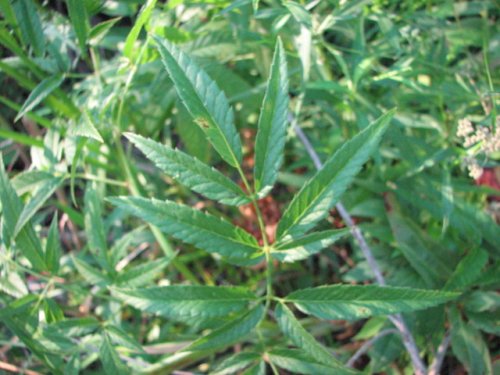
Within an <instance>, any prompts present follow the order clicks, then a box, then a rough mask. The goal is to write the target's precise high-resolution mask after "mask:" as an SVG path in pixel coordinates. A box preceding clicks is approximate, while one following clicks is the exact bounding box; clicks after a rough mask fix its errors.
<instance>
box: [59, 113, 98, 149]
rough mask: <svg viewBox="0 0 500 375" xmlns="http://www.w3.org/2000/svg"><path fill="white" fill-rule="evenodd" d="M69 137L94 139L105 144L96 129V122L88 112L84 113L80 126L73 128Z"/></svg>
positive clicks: (70, 129)
mask: <svg viewBox="0 0 500 375" xmlns="http://www.w3.org/2000/svg"><path fill="white" fill-rule="evenodd" d="M67 135H68V136H79V137H85V138H92V139H95V140H96V141H98V142H101V143H104V139H102V136H101V134H100V133H99V131H98V130H97V129H96V127H95V125H94V122H93V121H92V118H91V117H90V115H89V114H88V113H87V111H83V112H82V116H81V117H80V122H79V124H78V125H73V126H71V127H70V128H69V131H68V134H67Z"/></svg>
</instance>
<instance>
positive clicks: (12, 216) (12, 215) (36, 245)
mask: <svg viewBox="0 0 500 375" xmlns="http://www.w3.org/2000/svg"><path fill="white" fill-rule="evenodd" d="M0 202H1V203H2V218H3V220H2V222H3V231H2V235H5V237H4V238H3V242H4V243H6V244H9V243H10V241H11V240H12V239H13V237H14V228H15V224H16V223H17V222H18V219H19V216H20V215H21V211H22V204H21V200H20V199H19V197H18V196H17V194H16V192H15V191H14V189H13V188H12V185H11V184H10V181H9V178H8V177H7V173H6V172H5V167H4V163H3V157H2V154H0ZM15 242H16V246H17V247H18V248H19V249H20V250H21V251H22V252H23V255H24V256H25V257H26V259H28V261H29V262H30V263H31V265H32V267H34V268H35V269H37V270H40V271H44V270H46V265H45V260H44V256H43V251H42V245H41V243H40V240H39V238H38V236H37V235H36V233H35V230H34V229H33V226H32V225H31V223H28V224H26V225H25V226H24V228H22V229H21V230H20V231H19V233H18V234H17V237H16V241H15Z"/></svg>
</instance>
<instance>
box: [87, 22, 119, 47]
mask: <svg viewBox="0 0 500 375" xmlns="http://www.w3.org/2000/svg"><path fill="white" fill-rule="evenodd" d="M120 20H121V17H116V18H111V19H110V20H106V21H104V22H101V23H98V24H97V25H95V26H94V27H92V29H91V30H90V32H89V37H88V39H89V44H90V45H91V46H97V45H98V44H99V42H100V41H101V40H102V39H103V38H104V37H105V36H106V34H107V33H108V32H109V31H110V30H111V29H112V27H113V26H114V25H115V24H116V23H117V22H118V21H120Z"/></svg>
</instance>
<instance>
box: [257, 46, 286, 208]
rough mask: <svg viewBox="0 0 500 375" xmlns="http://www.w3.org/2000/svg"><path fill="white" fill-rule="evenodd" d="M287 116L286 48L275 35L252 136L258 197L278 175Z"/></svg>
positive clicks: (270, 187) (263, 194)
mask: <svg viewBox="0 0 500 375" xmlns="http://www.w3.org/2000/svg"><path fill="white" fill-rule="evenodd" d="M287 118H288V72H287V67H286V57H285V50H284V49H283V44H282V42H281V39H279V38H278V42H277V43H276V48H275V50H274V57H273V62H272V64H271V73H270V76H269V80H268V81H267V88H266V94H265V95H264V101H263V102H262V108H261V110H260V116H259V124H258V131H257V137H256V139H255V169H254V181H255V191H256V192H257V194H258V196H259V197H261V198H262V197H264V196H265V195H266V194H267V193H268V192H269V191H270V190H271V189H272V187H273V185H274V183H275V182H276V178H277V177H278V170H279V168H280V166H281V163H282V161H283V148H284V147H285V136H286V126H287V123H288V121H287Z"/></svg>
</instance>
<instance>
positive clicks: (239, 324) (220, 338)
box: [183, 304, 264, 351]
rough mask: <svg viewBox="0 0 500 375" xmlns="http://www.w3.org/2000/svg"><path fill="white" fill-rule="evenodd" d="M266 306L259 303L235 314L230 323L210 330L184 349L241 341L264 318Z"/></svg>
mask: <svg viewBox="0 0 500 375" xmlns="http://www.w3.org/2000/svg"><path fill="white" fill-rule="evenodd" d="M263 316H264V307H263V306H262V304H258V305H257V306H255V307H254V308H252V309H251V310H250V311H247V312H245V313H244V314H242V315H238V316H235V317H234V318H233V319H232V320H231V321H230V322H229V323H227V324H225V325H223V326H222V327H220V328H218V329H216V330H214V331H212V332H210V333H209V334H208V335H206V336H203V337H201V338H199V339H198V340H196V341H195V342H193V343H192V344H191V345H189V346H188V347H186V348H185V349H183V350H184V351H195V350H207V349H218V348H223V347H225V346H228V345H231V344H234V343H235V342H238V341H241V340H242V339H243V338H244V337H245V336H246V335H247V334H249V333H250V332H251V331H252V330H253V329H254V328H255V327H256V326H257V325H258V324H259V322H260V321H261V320H262V318H263Z"/></svg>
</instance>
